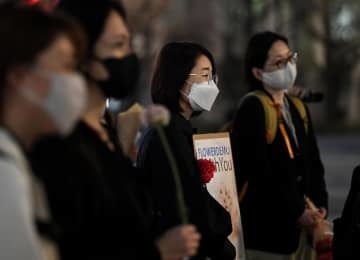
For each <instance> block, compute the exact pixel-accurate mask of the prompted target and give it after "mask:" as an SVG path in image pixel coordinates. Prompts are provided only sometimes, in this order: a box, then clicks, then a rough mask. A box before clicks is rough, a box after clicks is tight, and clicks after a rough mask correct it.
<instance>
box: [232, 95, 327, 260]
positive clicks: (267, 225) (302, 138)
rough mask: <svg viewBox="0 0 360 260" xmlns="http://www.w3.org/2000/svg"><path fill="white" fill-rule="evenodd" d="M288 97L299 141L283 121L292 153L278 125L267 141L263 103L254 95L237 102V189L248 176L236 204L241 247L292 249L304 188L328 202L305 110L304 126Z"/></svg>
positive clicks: (316, 200) (234, 143)
mask: <svg viewBox="0 0 360 260" xmlns="http://www.w3.org/2000/svg"><path fill="white" fill-rule="evenodd" d="M269 96H270V95H269ZM287 101H288V103H289V109H290V114H291V117H292V122H293V125H294V128H295V132H296V137H297V141H298V146H297V145H296V142H295V140H294V138H293V136H292V134H290V133H291V132H290V130H289V127H288V126H286V131H287V133H288V136H289V139H290V141H291V146H292V148H293V150H294V154H295V158H294V159H291V158H290V156H289V153H288V150H287V147H286V144H285V141H284V138H283V136H282V134H281V131H280V129H279V127H278V129H277V132H276V136H275V139H274V141H273V142H272V143H271V144H267V142H266V134H265V113H264V108H263V106H262V103H261V101H260V100H259V99H258V98H256V97H254V96H250V97H248V98H246V99H245V100H244V102H243V103H242V104H241V106H240V108H239V110H238V111H237V114H236V117H235V120H234V125H233V129H232V148H233V153H234V161H235V167H236V180H237V186H238V191H240V190H241V188H242V185H243V183H244V182H245V181H248V190H247V193H246V195H245V197H244V200H243V202H242V203H241V205H240V206H241V216H242V224H243V229H244V242H245V247H246V248H249V249H255V250H261V251H266V252H271V253H278V254H290V253H293V252H294V251H295V250H296V249H297V247H298V243H299V237H300V228H299V227H298V224H297V219H298V218H299V217H300V216H301V215H302V213H303V212H304V209H305V203H304V194H306V195H307V196H308V197H309V198H310V199H311V200H312V201H313V202H314V203H315V205H316V206H318V207H324V208H327V192H326V187H325V181H324V168H323V165H322V163H321V160H320V156H319V150H318V147H317V144H316V139H315V136H314V132H313V127H312V123H311V119H310V115H309V112H308V110H307V111H306V112H307V116H308V118H309V122H308V131H306V130H305V126H304V122H303V120H302V118H301V116H300V113H299V111H298V110H297V109H296V107H295V106H294V105H293V103H292V102H291V100H290V99H287Z"/></svg>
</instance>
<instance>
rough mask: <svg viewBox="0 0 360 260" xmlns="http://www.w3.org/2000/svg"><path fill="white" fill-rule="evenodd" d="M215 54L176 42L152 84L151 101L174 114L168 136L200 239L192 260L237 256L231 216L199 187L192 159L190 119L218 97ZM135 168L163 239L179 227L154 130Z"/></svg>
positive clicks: (166, 52)
mask: <svg viewBox="0 0 360 260" xmlns="http://www.w3.org/2000/svg"><path fill="white" fill-rule="evenodd" d="M215 73H216V71H215V65H214V61H213V58H212V55H211V54H210V53H209V51H208V50H206V49H205V48H204V47H202V46H200V45H198V44H195V43H186V42H173V43H169V44H167V45H165V46H164V47H163V48H162V50H161V52H160V55H159V58H158V61H157V66H156V69H155V72H154V75H153V79H152V86H151V94H152V99H153V102H155V103H159V104H162V105H165V106H166V107H167V108H168V109H169V110H170V111H171V120H170V124H169V126H167V127H166V128H165V134H166V137H167V140H168V141H169V145H170V147H171V149H172V151H173V153H174V156H175V158H176V161H177V165H178V167H179V172H180V179H181V183H182V188H183V193H184V198H185V204H186V207H187V213H188V215H189V219H190V220H189V221H190V222H191V223H193V224H195V225H196V227H197V229H198V230H199V232H200V233H201V236H202V240H201V243H200V248H199V252H198V254H197V256H196V257H194V258H193V259H205V258H206V257H210V259H219V260H220V259H222V260H226V259H234V258H235V251H234V247H233V245H232V244H231V243H230V242H229V241H228V239H227V236H228V235H229V234H230V233H231V230H232V227H231V220H230V215H229V214H228V212H227V211H226V210H225V209H224V208H223V207H222V206H221V205H220V204H218V203H217V201H216V200H215V199H214V198H213V197H212V196H211V195H210V194H209V193H208V191H207V189H206V186H205V185H204V184H202V183H201V179H200V177H201V176H200V172H199V169H198V166H197V162H196V160H195V156H194V150H193V144H192V134H193V133H194V131H193V128H192V125H191V123H190V118H191V116H192V115H193V114H198V113H200V112H201V111H203V110H210V109H211V107H212V105H213V102H214V101H215V98H216V96H217V94H218V92H219V90H218V88H217V86H216V80H214V79H215V77H214V75H216V74H215ZM137 166H138V167H140V168H142V169H144V171H145V174H146V177H145V178H146V181H147V182H148V183H149V187H150V190H151V196H152V199H153V203H154V209H155V216H156V218H155V232H156V234H162V233H164V232H165V231H166V230H168V229H169V228H171V227H174V226H175V225H178V224H179V223H181V222H180V221H181V220H180V217H179V211H178V208H177V203H176V196H175V188H174V187H175V186H174V185H175V184H174V179H173V176H172V173H171V169H170V165H169V162H168V160H167V157H166V154H165V152H164V150H163V147H162V145H161V142H160V139H159V136H158V134H157V133H156V131H155V130H154V129H151V128H149V129H147V130H146V131H145V134H144V136H143V137H142V140H141V141H140V147H139V152H138V159H137Z"/></svg>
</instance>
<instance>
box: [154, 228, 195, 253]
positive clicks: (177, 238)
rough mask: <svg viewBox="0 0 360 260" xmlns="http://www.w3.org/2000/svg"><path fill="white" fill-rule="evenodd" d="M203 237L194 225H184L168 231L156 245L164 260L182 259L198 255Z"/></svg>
mask: <svg viewBox="0 0 360 260" xmlns="http://www.w3.org/2000/svg"><path fill="white" fill-rule="evenodd" d="M200 239H201V236H200V234H199V233H198V232H197V231H196V228H195V226H193V225H182V226H178V227H175V228H172V229H170V230H168V231H167V232H166V233H164V234H163V235H162V236H161V237H160V238H159V239H158V240H157V241H156V245H157V247H158V249H159V251H160V254H161V258H162V259H163V260H175V259H182V258H184V257H187V256H193V255H195V254H196V253H197V249H198V247H199V244H200Z"/></svg>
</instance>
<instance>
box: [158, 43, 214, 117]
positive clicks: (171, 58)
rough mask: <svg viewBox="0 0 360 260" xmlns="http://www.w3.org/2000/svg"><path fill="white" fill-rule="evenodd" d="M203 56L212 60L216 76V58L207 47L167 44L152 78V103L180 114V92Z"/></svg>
mask: <svg viewBox="0 0 360 260" xmlns="http://www.w3.org/2000/svg"><path fill="white" fill-rule="evenodd" d="M201 55H205V56H206V57H207V58H208V59H209V60H210V62H211V65H212V68H213V74H216V68H215V63H214V58H213V56H212V55H211V53H210V52H209V51H208V50H207V49H206V48H205V47H203V46H201V45H199V44H197V43H191V42H171V43H168V44H166V45H165V46H164V47H163V48H162V49H161V51H160V54H159V56H158V59H157V63H156V67H155V71H154V74H153V77H152V82H151V97H152V101H153V102H154V103H158V104H162V105H164V106H166V107H167V108H168V109H169V110H170V111H173V112H180V111H181V108H180V105H179V100H180V90H181V89H182V88H183V86H184V84H185V81H186V79H187V78H188V77H189V73H190V71H191V70H192V68H193V67H194V66H195V64H196V60H197V58H199V57H200V56H201Z"/></svg>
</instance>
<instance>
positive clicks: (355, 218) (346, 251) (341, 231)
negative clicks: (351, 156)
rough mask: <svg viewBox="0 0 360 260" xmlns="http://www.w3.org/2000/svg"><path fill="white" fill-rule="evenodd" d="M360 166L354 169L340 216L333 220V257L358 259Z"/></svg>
mask: <svg viewBox="0 0 360 260" xmlns="http://www.w3.org/2000/svg"><path fill="white" fill-rule="evenodd" d="M359 245H360V166H357V167H356V168H355V169H354V172H353V176H352V179H351V187H350V190H349V193H348V196H347V197H346V201H345V205H344V209H343V211H342V214H341V217H340V218H337V219H335V220H334V250H333V252H334V259H335V260H355V259H360V250H359V248H358V246H359Z"/></svg>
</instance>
